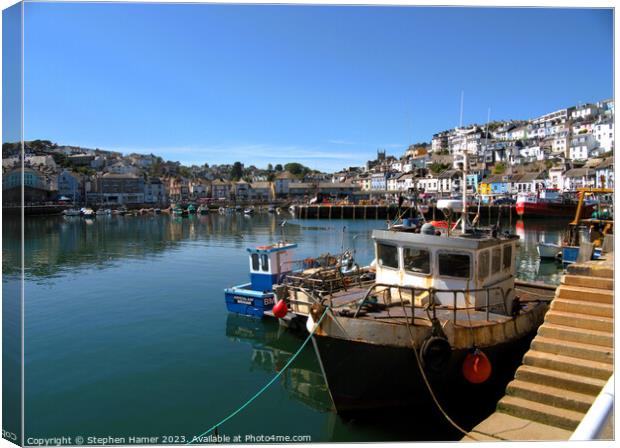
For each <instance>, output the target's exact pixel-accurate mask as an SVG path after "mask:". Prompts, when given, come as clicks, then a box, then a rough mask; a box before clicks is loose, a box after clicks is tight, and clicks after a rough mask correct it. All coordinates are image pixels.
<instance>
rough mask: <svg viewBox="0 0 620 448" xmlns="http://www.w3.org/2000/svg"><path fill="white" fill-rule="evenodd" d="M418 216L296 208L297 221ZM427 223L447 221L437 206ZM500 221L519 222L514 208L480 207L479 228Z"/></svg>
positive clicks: (390, 210)
mask: <svg viewBox="0 0 620 448" xmlns="http://www.w3.org/2000/svg"><path fill="white" fill-rule="evenodd" d="M468 212H469V213H470V216H473V215H475V214H476V213H477V212H478V206H470V207H468ZM416 215H417V212H416V210H415V209H414V208H413V207H400V208H399V207H398V206H397V205H331V204H325V205H317V204H312V205H296V206H295V218H298V219H383V220H388V219H396V218H398V217H401V218H413V217H415V216H416ZM424 217H425V218H426V219H429V220H430V219H433V220H434V219H437V220H442V219H445V217H444V214H443V212H442V211H441V210H440V209H438V208H436V207H435V206H434V205H433V206H430V207H429V210H428V212H427V213H425V214H424ZM498 217H501V220H502V222H505V220H509V221H510V222H512V220H513V219H517V218H518V216H517V214H516V212H515V210H514V205H509V204H506V205H484V206H480V224H481V225H491V224H494V223H495V222H497V219H498Z"/></svg>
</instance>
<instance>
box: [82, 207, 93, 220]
mask: <svg viewBox="0 0 620 448" xmlns="http://www.w3.org/2000/svg"><path fill="white" fill-rule="evenodd" d="M80 213H81V214H82V216H83V217H84V218H94V217H95V211H94V210H93V209H92V208H89V207H82V208H81V209H80Z"/></svg>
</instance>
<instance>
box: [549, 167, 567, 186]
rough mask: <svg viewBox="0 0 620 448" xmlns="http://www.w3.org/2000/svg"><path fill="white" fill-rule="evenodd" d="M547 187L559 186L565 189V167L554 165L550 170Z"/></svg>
mask: <svg viewBox="0 0 620 448" xmlns="http://www.w3.org/2000/svg"><path fill="white" fill-rule="evenodd" d="M547 187H549V188H557V189H559V190H560V191H563V190H564V167H563V166H554V167H552V168H551V169H550V170H549V178H548V180H547Z"/></svg>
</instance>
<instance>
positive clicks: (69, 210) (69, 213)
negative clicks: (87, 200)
mask: <svg viewBox="0 0 620 448" xmlns="http://www.w3.org/2000/svg"><path fill="white" fill-rule="evenodd" d="M62 214H63V215H65V216H80V214H81V213H80V211H79V210H76V209H74V208H67V209H65V210H63V211H62Z"/></svg>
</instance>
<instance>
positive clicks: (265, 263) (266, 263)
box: [260, 254, 269, 272]
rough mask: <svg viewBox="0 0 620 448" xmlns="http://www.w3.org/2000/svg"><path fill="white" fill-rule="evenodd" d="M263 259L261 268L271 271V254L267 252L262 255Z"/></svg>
mask: <svg viewBox="0 0 620 448" xmlns="http://www.w3.org/2000/svg"><path fill="white" fill-rule="evenodd" d="M260 261H261V269H262V270H263V271H265V272H267V271H269V256H268V255H267V254H262V255H261V256H260Z"/></svg>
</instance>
